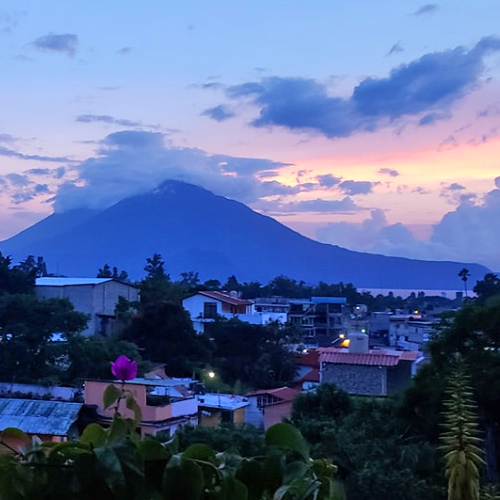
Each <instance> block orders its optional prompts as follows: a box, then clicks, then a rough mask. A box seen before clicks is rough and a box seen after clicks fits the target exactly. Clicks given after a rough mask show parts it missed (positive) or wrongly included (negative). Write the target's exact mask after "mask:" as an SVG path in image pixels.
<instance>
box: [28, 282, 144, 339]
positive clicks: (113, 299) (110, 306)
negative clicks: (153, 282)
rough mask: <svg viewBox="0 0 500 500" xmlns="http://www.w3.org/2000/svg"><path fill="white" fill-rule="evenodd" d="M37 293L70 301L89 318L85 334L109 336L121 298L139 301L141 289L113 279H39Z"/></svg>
mask: <svg viewBox="0 0 500 500" xmlns="http://www.w3.org/2000/svg"><path fill="white" fill-rule="evenodd" d="M35 294H36V296H37V297H39V298H43V299H68V300H70V301H71V302H72V303H73V305H74V307H75V310H76V311H79V312H82V313H85V314H88V315H89V316H90V318H89V322H88V326H87V329H86V330H85V331H83V332H82V333H83V335H94V334H96V333H102V334H104V335H109V334H110V333H112V332H113V329H114V324H115V319H116V317H115V308H116V305H117V304H118V299H119V297H123V298H124V299H127V300H128V301H138V300H139V289H138V288H137V287H136V286H134V285H130V284H128V283H123V282H121V281H118V280H116V279H113V278H37V279H36V281H35Z"/></svg>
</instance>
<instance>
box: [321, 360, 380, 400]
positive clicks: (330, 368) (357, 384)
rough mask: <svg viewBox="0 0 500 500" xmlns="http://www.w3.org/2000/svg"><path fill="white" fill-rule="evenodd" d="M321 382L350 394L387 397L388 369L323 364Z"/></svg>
mask: <svg viewBox="0 0 500 500" xmlns="http://www.w3.org/2000/svg"><path fill="white" fill-rule="evenodd" d="M321 382H322V383H333V384H335V385H337V386H338V387H339V388H340V389H343V390H344V391H346V392H348V393H349V394H357V395H360V396H386V395H387V369H386V367H384V366H380V367H379V366H363V365H346V364H334V363H322V367H321Z"/></svg>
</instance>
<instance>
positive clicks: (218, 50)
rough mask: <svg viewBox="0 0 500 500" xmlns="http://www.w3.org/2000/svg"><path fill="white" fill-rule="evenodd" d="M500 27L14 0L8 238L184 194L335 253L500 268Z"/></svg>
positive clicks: (406, 12)
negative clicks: (208, 195)
mask: <svg viewBox="0 0 500 500" xmlns="http://www.w3.org/2000/svg"><path fill="white" fill-rule="evenodd" d="M499 14H500V4H499V3H498V1H496V0H495V1H485V0H479V1H477V2H470V1H465V0H455V1H453V2H438V3H425V2H418V1H400V2H394V1H377V2H366V1H363V2H362V1H356V0H355V1H350V2H340V1H310V0H307V1H306V0H302V1H293V0H287V1H274V0H268V1H265V2H264V1H259V0H252V1H240V2H230V1H229V0H226V1H211V0H204V1H201V0H197V1H196V0H195V1H188V2H173V1H171V2H165V1H160V0H157V1H154V0H147V1H142V2H138V1H134V0H130V1H128V2H118V1H114V0H107V1H106V2H97V1H95V0H89V1H86V2H64V1H62V0H58V1H47V0H36V1H35V0H30V1H23V0H17V1H11V0H6V1H4V2H3V3H2V6H0V58H1V61H2V68H3V69H2V83H3V85H2V93H1V97H0V99H1V101H0V104H1V109H2V118H3V120H2V122H1V123H0V239H3V238H7V237H9V236H11V235H13V234H15V233H16V232H18V231H20V230H22V229H23V228H25V227H27V226H29V225H31V224H33V223H34V222H36V221H37V220H40V219H41V218H43V217H45V216H46V215H48V214H50V213H52V211H53V210H54V209H55V210H57V211H63V210H71V209H73V208H80V207H92V208H102V207H105V206H109V205H110V204H112V203H115V202H116V201H119V199H121V198H123V197H126V196H129V195H131V194H135V193H137V192H143V191H147V190H149V189H152V188H154V187H155V185H157V184H158V183H160V182H162V181H163V180H165V179H168V178H173V179H180V180H185V181H188V182H193V183H195V184H199V185H201V186H203V187H206V188H208V189H210V190H212V191H214V192H216V193H217V194H222V195H225V196H228V197H231V198H234V199H237V200H240V201H242V202H244V203H246V204H248V205H249V206H251V207H252V208H253V209H255V210H257V211H259V212H261V213H264V214H267V215H270V216H272V217H275V218H276V219H278V220H279V221H280V222H282V223H284V224H286V225H288V226H290V227H292V228H294V229H296V230H298V231H300V232H302V233H303V234H306V235H307V236H310V237H312V238H315V239H319V240H320V241H324V242H329V243H334V244H339V245H341V246H345V247H347V248H352V249H356V250H361V251H371V252H379V253H385V254H390V255H404V256H409V257H421V258H429V259H446V260H450V259H454V260H464V261H478V262H480V263H483V264H486V265H487V266H489V267H490V268H492V269H493V270H500V257H498V251H497V249H498V247H499V244H500V231H498V220H499V216H500V165H499V163H500V162H499V160H498V158H499V149H500V138H499V136H500V128H499V125H498V121H499V117H500V97H499V96H500V87H499V77H500V31H499V28H498V21H497V20H498V17H499ZM194 202H195V201H194Z"/></svg>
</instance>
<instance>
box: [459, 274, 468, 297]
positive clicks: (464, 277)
mask: <svg viewBox="0 0 500 500" xmlns="http://www.w3.org/2000/svg"><path fill="white" fill-rule="evenodd" d="M458 276H460V278H461V279H462V281H463V282H464V292H465V298H467V281H468V279H469V277H470V272H469V270H468V269H467V268H465V267H464V268H463V269H462V270H461V271H460V272H459V273H458Z"/></svg>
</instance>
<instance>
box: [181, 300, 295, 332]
mask: <svg viewBox="0 0 500 500" xmlns="http://www.w3.org/2000/svg"><path fill="white" fill-rule="evenodd" d="M182 307H183V308H184V309H185V310H186V311H188V312H189V315H190V316H191V321H192V322H193V326H194V329H195V331H196V332H197V333H203V332H204V331H205V324H206V323H210V322H213V321H215V320H216V319H217V318H219V317H223V318H227V319H231V318H237V319H239V320H240V321H245V322H246V323H251V324H253V325H265V324H267V323H270V322H272V321H279V322H281V323H286V321H287V315H286V312H272V311H260V312H259V311H256V310H255V307H254V303H253V302H252V301H250V300H244V299H241V298H240V297H238V294H237V292H230V293H226V292H216V291H201V292H197V293H195V294H193V295H190V296H189V297H186V298H185V299H184V300H183V301H182Z"/></svg>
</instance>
